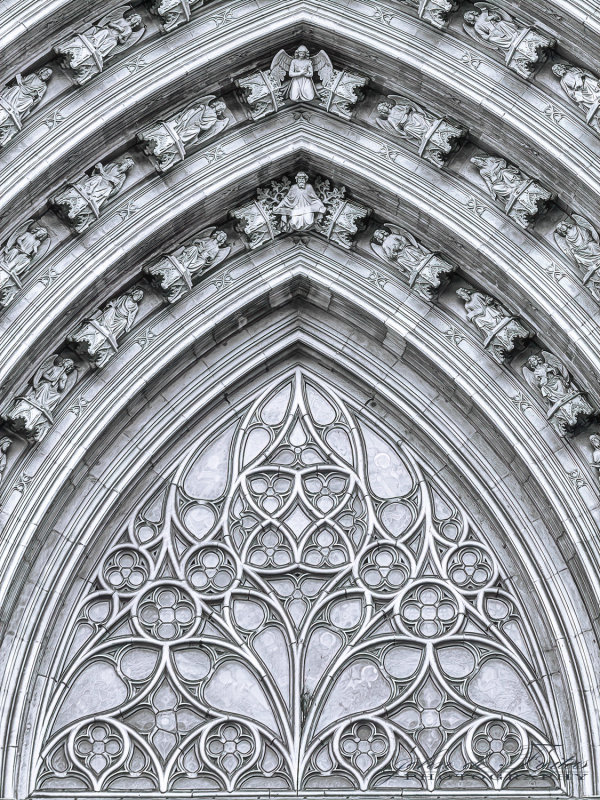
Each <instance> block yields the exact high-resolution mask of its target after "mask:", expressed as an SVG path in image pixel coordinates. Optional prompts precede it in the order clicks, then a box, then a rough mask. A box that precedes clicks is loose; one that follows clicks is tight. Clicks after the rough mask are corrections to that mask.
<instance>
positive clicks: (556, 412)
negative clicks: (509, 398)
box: [523, 350, 594, 436]
mask: <svg viewBox="0 0 600 800" xmlns="http://www.w3.org/2000/svg"><path fill="white" fill-rule="evenodd" d="M523 375H524V376H525V379H526V380H527V382H528V383H529V384H530V385H531V386H532V387H533V388H534V389H535V390H536V391H537V392H538V393H539V394H540V395H541V397H542V399H543V400H544V403H545V405H546V409H547V410H546V417H547V419H548V421H549V422H550V423H551V424H552V426H553V428H554V429H555V431H556V432H557V433H558V435H559V436H566V435H567V434H569V433H573V432H575V431H576V430H577V429H578V428H579V427H581V426H582V425H585V424H586V423H587V422H589V420H590V419H591V417H592V416H593V415H594V408H593V407H592V406H591V405H590V403H589V402H588V400H587V398H586V396H585V394H584V393H583V392H582V391H581V390H580V389H579V388H578V387H577V386H576V385H575V383H573V381H572V380H571V376H570V375H569V372H568V370H567V368H566V367H565V365H564V364H563V363H562V361H561V360H560V359H558V358H557V357H556V356H555V355H553V354H552V353H548V352H546V351H545V350H543V351H542V352H541V353H536V354H535V355H532V356H530V357H529V358H528V359H527V363H526V364H525V366H524V367H523Z"/></svg>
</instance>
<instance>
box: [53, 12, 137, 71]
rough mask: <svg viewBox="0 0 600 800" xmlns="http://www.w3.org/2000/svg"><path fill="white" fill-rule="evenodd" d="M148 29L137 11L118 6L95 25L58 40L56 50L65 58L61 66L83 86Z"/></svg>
mask: <svg viewBox="0 0 600 800" xmlns="http://www.w3.org/2000/svg"><path fill="white" fill-rule="evenodd" d="M145 30H146V29H145V27H144V24H143V22H142V18H141V16H140V15H139V14H138V13H137V12H134V11H132V10H131V8H130V7H129V6H119V7H118V8H115V9H114V10H113V11H111V12H110V13H109V14H107V15H106V16H104V17H102V19H101V20H100V21H99V22H98V23H97V24H96V25H91V26H90V27H89V28H87V29H86V30H84V31H83V32H82V33H76V34H74V35H73V36H71V37H69V38H68V39H65V40H64V41H63V42H59V43H58V44H57V45H56V46H55V48H54V51H55V52H56V53H57V55H59V56H61V57H62V60H61V66H63V67H64V69H66V70H68V71H71V72H72V73H73V79H74V80H75V82H76V83H78V84H79V85H81V84H84V83H86V82H87V81H89V80H90V78H93V77H94V75H98V74H99V73H100V72H102V70H103V69H104V64H105V63H106V61H107V60H108V59H109V58H112V57H113V56H115V55H117V53H120V52H121V51H122V50H127V49H128V48H129V47H132V46H133V45H134V44H135V43H136V42H138V41H139V40H140V39H141V37H142V36H143V35H144V32H145Z"/></svg>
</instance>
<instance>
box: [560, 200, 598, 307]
mask: <svg viewBox="0 0 600 800" xmlns="http://www.w3.org/2000/svg"><path fill="white" fill-rule="evenodd" d="M554 241H555V242H556V244H557V245H558V246H559V248H560V249H561V250H562V252H563V253H564V254H565V255H566V256H567V258H569V259H570V260H571V261H573V262H574V263H575V264H577V266H578V267H579V268H580V269H581V270H583V282H584V284H587V283H588V282H590V281H591V285H592V288H593V291H594V294H595V295H596V296H597V297H598V295H599V293H600V276H598V271H599V270H600V237H599V236H598V231H597V230H596V229H595V228H594V226H593V225H592V224H591V223H590V222H589V221H588V220H587V219H586V218H585V217H582V216H581V215H580V214H572V215H571V217H568V218H567V219H565V220H563V221H562V222H559V224H558V225H557V227H556V230H555V231H554Z"/></svg>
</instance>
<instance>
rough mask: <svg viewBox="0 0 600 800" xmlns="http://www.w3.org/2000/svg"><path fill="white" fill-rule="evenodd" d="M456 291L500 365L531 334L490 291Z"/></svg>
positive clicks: (470, 320) (487, 348) (520, 346)
mask: <svg viewBox="0 0 600 800" xmlns="http://www.w3.org/2000/svg"><path fill="white" fill-rule="evenodd" d="M456 294H457V295H458V296H459V297H460V298H461V300H463V301H464V304H465V313H466V315H467V319H468V320H469V322H470V323H471V324H472V325H474V326H475V327H476V328H477V329H478V331H479V332H480V334H481V335H482V336H483V346H484V348H485V349H486V350H488V351H489V352H490V354H491V355H492V356H493V357H494V358H495V359H496V361H497V362H498V363H499V364H503V363H504V362H505V360H506V358H507V356H508V355H509V354H512V353H513V352H514V351H515V350H521V349H522V348H523V346H524V345H525V343H526V341H527V339H529V338H530V337H531V332H530V331H528V330H527V328H525V327H524V326H523V325H522V324H521V323H520V322H519V320H518V319H517V317H516V316H515V315H514V314H511V313H510V311H508V310H507V309H506V308H505V307H504V306H503V305H502V304H501V303H499V302H498V301H497V300H496V299H495V298H493V297H491V296H490V295H489V294H483V293H482V292H476V291H473V290H472V289H465V288H460V289H457V290H456Z"/></svg>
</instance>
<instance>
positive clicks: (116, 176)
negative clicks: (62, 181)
mask: <svg viewBox="0 0 600 800" xmlns="http://www.w3.org/2000/svg"><path fill="white" fill-rule="evenodd" d="M132 167H133V159H131V158H129V157H125V158H122V159H120V160H118V161H111V162H109V163H108V164H107V165H106V166H104V165H103V164H102V163H98V164H96V166H95V167H94V169H93V170H92V172H91V173H90V174H87V175H86V174H84V175H82V177H81V178H79V179H77V180H75V181H74V182H73V183H68V184H67V185H66V186H65V188H64V189H61V191H60V192H58V194H55V195H54V197H53V198H52V199H51V201H50V202H51V204H52V205H53V206H54V207H55V208H56V212H57V214H58V215H59V216H60V217H62V219H64V220H65V222H67V223H68V224H69V225H70V226H71V228H72V229H73V230H74V231H75V233H81V232H82V231H84V230H86V228H89V226H90V225H91V224H92V222H93V221H94V220H96V219H98V218H99V216H100V211H101V210H102V208H103V207H104V206H105V205H106V203H108V201H109V200H111V199H112V198H113V197H115V196H116V195H117V194H118V193H119V192H120V191H121V189H122V187H123V184H124V183H125V180H126V178H127V172H128V170H130V169H131V168H132Z"/></svg>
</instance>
